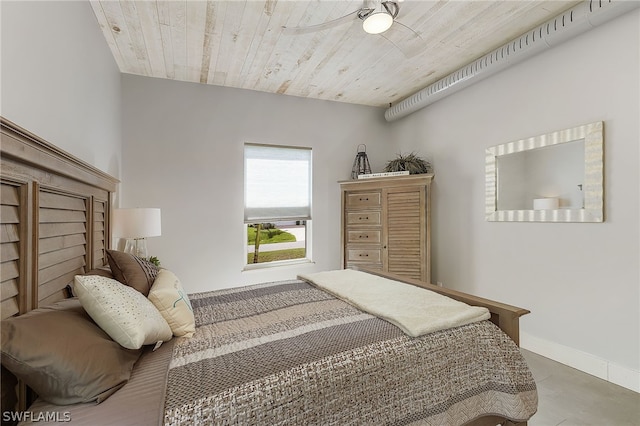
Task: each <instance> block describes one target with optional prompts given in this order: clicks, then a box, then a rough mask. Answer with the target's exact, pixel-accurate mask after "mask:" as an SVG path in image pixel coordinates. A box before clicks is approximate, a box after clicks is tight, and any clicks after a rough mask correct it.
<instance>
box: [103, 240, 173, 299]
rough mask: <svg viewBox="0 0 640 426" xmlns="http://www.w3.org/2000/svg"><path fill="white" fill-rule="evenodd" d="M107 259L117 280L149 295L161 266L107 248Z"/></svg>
mask: <svg viewBox="0 0 640 426" xmlns="http://www.w3.org/2000/svg"><path fill="white" fill-rule="evenodd" d="M107 259H108V260H109V266H110V267H111V272H112V273H113V276H114V278H115V279H116V280H118V281H120V282H121V283H122V284H124V285H128V286H129V287H133V288H135V289H136V290H138V291H139V292H140V293H142V294H144V295H145V296H148V295H149V290H151V286H152V285H153V282H154V281H155V280H156V277H157V276H158V271H159V270H160V268H158V267H157V266H156V265H154V264H153V263H151V262H149V261H148V260H144V259H143V258H141V257H137V256H134V255H132V254H129V253H124V252H122V251H116V250H107Z"/></svg>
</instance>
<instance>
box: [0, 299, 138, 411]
mask: <svg viewBox="0 0 640 426" xmlns="http://www.w3.org/2000/svg"><path fill="white" fill-rule="evenodd" d="M0 346H1V348H2V365H3V366H4V367H5V368H6V369H7V370H9V371H11V372H12V373H13V374H15V375H16V376H17V377H18V378H20V379H22V380H23V381H24V382H25V383H26V384H27V385H28V386H29V387H31V388H32V389H33V390H34V391H35V392H36V393H37V394H38V395H39V396H40V398H42V399H44V400H45V401H48V402H51V403H53V404H58V405H68V404H75V403H79V402H90V401H96V402H102V401H104V400H105V399H106V398H107V397H109V396H110V395H111V394H113V393H114V392H115V391H117V390H118V389H120V388H121V387H122V386H124V384H125V383H126V382H127V381H128V380H129V376H130V375H131V369H132V368H133V365H134V364H135V362H136V361H137V359H138V357H139V356H140V353H141V351H140V350H130V349H125V348H123V347H122V346H120V345H119V344H118V343H116V342H114V341H113V340H111V338H110V337H109V336H108V335H107V333H105V332H104V331H102V330H101V329H100V327H98V326H97V325H96V324H95V323H94V322H93V321H92V320H91V318H90V317H89V315H87V313H86V312H85V310H84V309H83V308H82V306H81V305H80V302H79V301H78V299H66V300H63V301H60V302H57V303H55V304H53V305H51V306H48V307H43V308H39V309H36V310H33V311H31V312H29V313H27V314H25V315H21V316H19V317H13V318H9V319H6V320H3V321H2V341H1V344H0ZM3 380H4V377H3ZM3 392H4V389H3ZM2 408H3V409H5V407H4V406H3V407H2ZM6 408H7V409H9V407H6Z"/></svg>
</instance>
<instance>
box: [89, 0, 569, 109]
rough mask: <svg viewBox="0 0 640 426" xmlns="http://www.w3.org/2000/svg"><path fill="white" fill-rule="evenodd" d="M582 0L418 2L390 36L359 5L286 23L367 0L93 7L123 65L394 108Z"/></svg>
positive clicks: (408, 6) (403, 6) (404, 11)
mask: <svg viewBox="0 0 640 426" xmlns="http://www.w3.org/2000/svg"><path fill="white" fill-rule="evenodd" d="M577 3H579V1H560V0H552V1H541V0H517V1H477V0H472V1H461V0H449V1H448V0H436V1H418V0H414V1H411V0H407V1H403V2H400V3H399V7H400V11H399V14H398V16H397V18H396V22H395V23H394V24H393V26H392V27H391V29H390V30H388V31H387V32H385V33H384V34H383V35H382V36H381V35H371V34H367V33H365V32H364V31H363V30H362V21H360V19H358V18H357V17H356V16H355V15H353V16H352V19H350V20H348V21H347V22H345V23H343V24H341V25H338V26H335V27H333V28H330V29H325V30H322V31H316V32H311V33H294V34H291V33H290V31H286V30H283V27H300V26H308V25H315V24H321V23H324V22H326V21H329V20H332V19H336V18H339V17H342V16H344V15H347V14H349V13H351V12H354V11H356V10H358V9H360V8H361V7H363V1H362V0H342V1H328V0H314V1H303V0H299V1H295V0H287V1H284V0H280V1H278V0H250V1H242V0H236V1H197V0H196V1H194V0H186V1H185V0H182V1H155V0H151V1H149V0H143V1H124V0H121V1H113V0H105V1H96V0H92V1H91V6H92V8H93V10H94V12H95V15H96V18H97V21H98V23H99V25H100V27H101V29H102V32H103V34H104V36H105V38H106V40H107V43H108V44H109V47H110V48H111V52H112V53H113V56H114V58H115V60H116V62H117V64H118V67H119V69H120V71H121V72H123V73H128V74H137V75H142V76H149V77H157V78H166V79H172V80H180V81H188V82H196V83H205V84H213V85H219V86H227V87H235V88H242V89H250V90H258V91H263V92H271V93H281V94H286V95H293V96H301V97H306V98H316V99H325V100H333V101H341V102H348V103H353V104H361V105H371V106H383V107H386V106H389V104H393V103H396V102H398V101H400V100H402V99H404V98H405V97H407V96H409V95H411V94H413V93H414V92H416V91H417V90H420V89H422V88H423V87H425V86H427V85H429V84H431V83H433V82H435V81H437V80H438V79H440V78H441V77H444V76H445V75H447V74H449V73H450V72H453V71H455V70H457V69H458V68H460V67H461V66H463V65H465V64H467V63H469V62H471V61H473V60H474V59H476V58H478V57H480V56H482V55H484V54H485V53H487V52H489V51H491V50H493V49H495V48H497V47H499V46H501V45H502V44H504V43H506V42H507V41H509V40H511V39H513V38H515V37H517V36H519V35H520V34H522V33H524V32H526V31H527V30H529V29H531V28H533V27H535V26H537V25H539V24H541V23H543V22H545V21H547V20H548V19H550V18H552V17H554V16H556V15H557V14H559V13H561V12H563V11H564V10H566V9H568V8H570V7H572V6H574V5H575V4H577ZM400 24H402V25H400ZM403 25H404V26H403ZM405 26H406V27H409V28H411V30H409V29H407V28H406V27H405Z"/></svg>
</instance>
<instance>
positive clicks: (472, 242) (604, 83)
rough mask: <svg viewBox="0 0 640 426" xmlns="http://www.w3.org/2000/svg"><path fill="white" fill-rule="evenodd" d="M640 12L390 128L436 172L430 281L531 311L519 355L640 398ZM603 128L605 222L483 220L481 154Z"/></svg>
mask: <svg viewBox="0 0 640 426" xmlns="http://www.w3.org/2000/svg"><path fill="white" fill-rule="evenodd" d="M639 24H640V11H638V10H635V11H633V12H631V13H630V14H627V15H625V16H622V17H620V18H617V19H616V20H614V21H612V22H609V23H607V24H604V25H603V26H601V27H598V28H595V29H593V30H591V31H589V32H587V33H585V34H584V35H581V36H579V37H578V38H575V39H572V40H569V41H567V42H565V43H564V44H562V45H559V46H557V47H555V48H553V49H551V50H549V51H547V52H544V53H542V54H540V55H538V56H535V57H533V58H531V59H529V60H528V61H526V62H524V63H521V64H518V65H516V66H514V67H512V68H510V69H507V70H505V71H503V72H501V73H499V74H497V75H495V76H493V77H491V78H489V79H487V80H484V81H481V82H479V83H477V84H475V85H473V86H470V87H469V88H467V89H465V90H463V91H460V92H458V93H456V94H453V95H451V96H450V97H448V98H445V99H443V100H441V101H438V102H436V103H434V104H432V105H431V106H429V107H427V108H425V109H423V110H421V111H418V112H417V113H415V114H413V115H411V116H408V117H407V118H405V119H403V120H400V121H398V122H395V123H394V124H393V129H394V138H396V139H398V140H401V141H403V148H404V149H420V150H421V151H424V152H425V153H426V154H427V155H429V156H430V157H431V158H432V159H433V162H434V167H435V174H436V176H435V183H434V185H435V188H434V193H433V200H434V205H433V224H432V229H433V236H432V247H433V250H434V256H433V269H434V272H433V278H434V280H437V281H441V282H443V283H444V285H445V286H447V287H452V288H456V289H460V290H463V291H468V292H471V293H476V294H479V295H482V296H485V297H490V298H495V299H498V300H501V301H504V302H507V303H511V304H514V305H518V306H522V307H526V308H528V309H530V310H531V311H532V313H531V314H529V315H527V316H525V317H523V319H522V330H523V341H522V343H523V346H525V347H527V345H529V347H531V348H533V349H535V350H536V351H538V352H541V353H542V354H543V355H547V356H551V357H552V358H554V357H555V358H556V359H560V360H562V361H563V362H567V363H570V364H573V365H574V366H576V367H578V368H581V369H584V370H588V371H589V372H592V373H594V374H597V375H599V376H600V377H603V378H606V379H609V380H612V381H614V382H617V383H619V384H622V385H624V386H627V387H630V388H632V389H635V390H636V391H640V373H638V372H639V371H640V349H639V346H640V317H639V312H640V289H639V286H640V285H639V283H640V267H639V259H640V240H639V231H640V228H639V222H640V208H639V203H640V199H639V195H640V190H639V188H640V186H639V181H640V175H639V173H638V170H639V167H638V166H639V148H638V147H639V142H638V141H639V140H640V129H639V126H640V124H639V123H640V120H639V117H640V83H639V81H640V77H639V76H640V58H639V56H640V30H639V28H640V25H639ZM600 120H602V121H604V125H605V222H604V223H602V224H580V223H568V224H559V223H504V222H502V223H495V222H486V221H485V219H484V202H485V200H484V179H485V175H484V158H485V156H484V150H485V148H487V147H489V146H492V145H496V144H500V143H505V142H509V141H513V140H518V139H522V138H526V137H530V136H537V135H540V134H544V133H548V132H551V131H555V130H561V129H565V128H569V127H574V126H577V125H581V124H586V123H591V122H594V121H600Z"/></svg>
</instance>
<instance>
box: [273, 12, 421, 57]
mask: <svg viewBox="0 0 640 426" xmlns="http://www.w3.org/2000/svg"><path fill="white" fill-rule="evenodd" d="M401 2H402V0H364V1H363V4H362V7H361V8H359V9H357V10H354V11H353V12H351V13H348V14H346V15H344V16H342V17H340V18H337V19H333V20H331V21H327V22H323V23H321V24H316V25H309V26H305V27H287V26H283V27H282V29H283V32H284V33H286V34H308V33H313V32H316V31H323V30H327V29H330V28H333V27H336V26H339V25H342V24H345V23H348V22H353V21H354V20H356V19H359V20H360V21H362V29H363V30H364V31H365V32H366V33H368V34H377V35H380V36H382V37H384V38H385V39H387V40H388V41H389V42H391V43H392V44H393V45H394V46H395V47H396V48H398V49H399V50H401V51H402V52H403V53H404V55H405V56H407V57H411V56H414V55H415V54H416V53H417V52H418V50H419V46H418V45H417V44H416V41H421V40H422V39H421V38H420V35H419V34H418V33H416V32H415V31H414V30H412V29H411V28H409V27H408V26H406V25H404V24H402V23H401V22H399V21H397V20H396V17H397V16H398V13H399V12H400V3H401Z"/></svg>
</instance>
